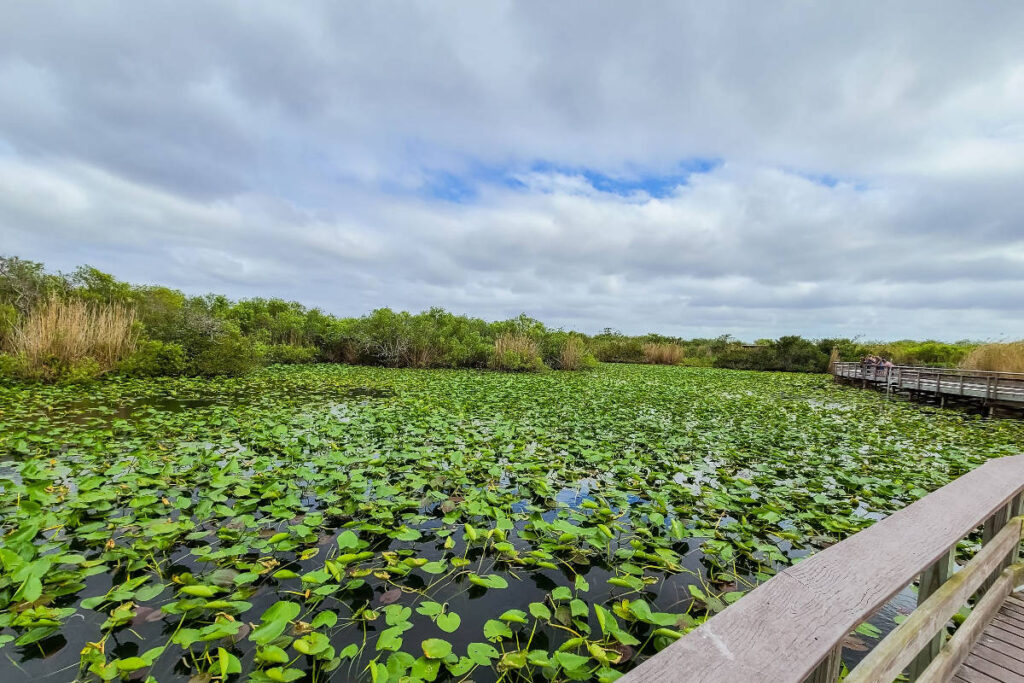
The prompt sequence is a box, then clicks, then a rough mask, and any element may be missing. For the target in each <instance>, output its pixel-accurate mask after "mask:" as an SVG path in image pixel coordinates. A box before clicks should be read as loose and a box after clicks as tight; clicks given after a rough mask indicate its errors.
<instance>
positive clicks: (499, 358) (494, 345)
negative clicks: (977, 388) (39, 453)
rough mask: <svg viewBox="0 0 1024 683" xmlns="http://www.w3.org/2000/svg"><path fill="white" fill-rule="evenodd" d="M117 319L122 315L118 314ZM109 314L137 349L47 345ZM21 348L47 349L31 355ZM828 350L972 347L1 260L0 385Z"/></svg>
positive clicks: (937, 358)
mask: <svg viewBox="0 0 1024 683" xmlns="http://www.w3.org/2000/svg"><path fill="white" fill-rule="evenodd" d="M55 300H56V301H78V302H83V301H84V302H87V303H88V304H89V305H90V307H92V308H91V309H90V310H89V311H88V312H87V313H83V314H82V315H80V316H79V319H80V320H82V321H86V322H79V323H70V322H68V323H66V329H63V330H60V329H52V330H51V331H50V332H49V333H48V335H42V334H37V335H36V336H37V337H39V339H35V340H30V339H28V337H29V336H30V335H27V334H25V330H26V329H27V327H28V326H29V323H30V322H31V321H33V320H35V319H36V318H43V316H38V315H36V313H37V312H38V311H40V310H44V309H46V310H49V309H55V308H56V307H54V306H52V305H50V303H51V302H53V301H55ZM47 306H49V309H47ZM118 312H125V313H126V314H125V315H120V316H116V315H113V314H114V313H118ZM51 317H52V316H51ZM112 318H116V319H117V320H120V321H121V323H122V325H121V328H125V326H126V325H128V324H130V325H132V326H133V329H132V330H131V331H130V332H129V331H128V330H127V329H124V330H123V334H121V335H120V337H114V336H112V335H110V334H108V335H107V337H109V338H108V339H107V340H106V341H105V342H104V344H103V345H102V346H103V348H109V347H111V346H114V345H118V347H119V348H120V347H124V348H126V349H129V350H130V349H131V348H134V351H133V352H131V353H125V354H124V357H123V358H119V360H118V362H117V363H116V364H111V363H110V362H108V361H109V358H104V359H100V358H97V356H98V355H100V354H99V353H98V352H93V351H91V350H89V349H90V347H89V346H88V345H87V344H86V345H80V348H79V352H77V353H61V352H51V351H50V350H49V349H50V348H51V347H52V346H54V345H55V343H62V342H63V341H64V340H65V339H68V338H72V337H82V338H83V339H92V338H94V337H98V336H99V335H96V334H93V331H92V330H90V329H84V328H86V327H89V326H90V325H91V323H89V322H88V321H90V320H108V319H112ZM60 319H61V320H70V318H69V317H67V316H65V317H63V318H60ZM51 322H53V321H51ZM51 327H52V325H51ZM108 327H109V326H108ZM112 329H113V328H112ZM19 340H20V341H21V342H22V343H21V344H19V343H16V342H18V341H19ZM26 340H28V341H31V342H32V344H33V345H31V347H32V348H40V349H43V350H44V351H43V352H42V353H37V354H35V355H32V354H29V353H27V352H25V351H24V350H23V348H27V347H28V346H29V344H27V343H25V342H26ZM833 348H837V349H838V351H839V355H840V357H841V358H842V359H843V360H857V359H859V358H860V357H862V356H865V355H868V354H875V355H881V356H884V357H887V358H891V359H892V360H894V361H895V362H897V363H903V364H929V365H951V364H956V363H957V362H959V361H960V360H961V359H962V358H963V357H964V356H965V355H966V354H967V352H968V351H969V350H970V349H971V348H973V345H971V344H967V343H958V344H943V343H939V342H909V341H905V342H892V343H885V344H882V343H860V342H858V341H856V340H850V339H823V340H819V341H816V342H811V341H808V340H805V339H802V338H800V337H795V336H787V337H782V338H780V339H778V340H774V341H773V340H762V341H759V342H758V344H757V345H754V346H749V345H743V344H741V343H740V342H739V341H738V340H735V339H732V338H730V337H728V336H722V337H718V338H715V339H681V338H676V337H667V336H664V335H660V334H647V335H642V336H627V335H623V334H619V333H617V332H615V331H614V330H610V329H608V330H605V331H603V332H601V333H600V334H597V335H593V336H587V335H584V334H580V333H577V332H567V331H564V330H553V329H550V328H548V327H547V326H545V325H544V324H543V323H541V322H540V321H538V320H535V319H532V318H529V317H527V316H526V315H521V316H519V317H517V318H513V319H510V320H504V321H498V322H488V321H485V320H481V319H479V318H472V317H468V316H463V315H456V314H453V313H449V312H448V311H445V310H443V309H440V308H432V309H430V310H428V311H424V312H422V313H418V314H413V313H408V312H396V311H392V310H390V309H387V308H382V309H378V310H375V311H373V312H371V313H370V314H368V315H365V316H362V317H358V318H339V317H336V316H333V315H330V314H327V313H325V312H323V311H321V310H320V309H317V308H312V309H311V308H306V307H305V306H303V305H302V304H300V303H297V302H294V301H284V300H281V299H263V298H255V299H245V300H241V301H231V300H229V299H227V298H226V297H224V296H220V295H214V294H208V295H206V296H186V295H185V294H183V293H182V292H179V291H177V290H173V289H169V288H167V287H160V286H148V285H147V286H135V285H130V284H128V283H125V282H120V281H118V280H117V279H116V278H114V277H113V276H111V275H109V274H107V273H103V272H101V271H99V270H96V269H95V268H91V267H89V266H82V267H80V268H78V269H77V270H75V271H74V272H73V273H71V274H51V273H47V272H46V271H45V269H44V268H43V265H42V264H40V263H35V262H32V261H25V260H23V259H18V258H13V257H0V377H3V376H8V377H12V376H13V377H17V378H20V379H43V380H47V381H56V382H69V381H81V380H88V379H91V378H95V377H96V376H98V375H99V374H102V373H105V372H109V371H117V372H120V373H122V374H125V375H130V376H135V377H141V376H160V375H179V374H183V375H202V376H212V375H241V374H245V373H247V372H251V371H252V370H253V369H255V368H257V367H260V366H263V365H268V364H296V363H309V362H341V363H350V364H364V365H381V366H386V367H412V368H491V369H495V370H505V371H515V372H523V371H529V372H538V371H546V370H548V369H555V370H584V369H590V368H592V367H594V365H595V363H596V361H598V360H600V361H605V362H617V363H651V364H668V365H689V366H699V367H711V366H716V367H725V368H734V369H749V370H785V371H794V372H824V371H825V369H826V367H827V364H828V356H829V354H830V352H831V350H832V349H833ZM2 352H6V356H4V355H3V354H2ZM108 356H109V354H108Z"/></svg>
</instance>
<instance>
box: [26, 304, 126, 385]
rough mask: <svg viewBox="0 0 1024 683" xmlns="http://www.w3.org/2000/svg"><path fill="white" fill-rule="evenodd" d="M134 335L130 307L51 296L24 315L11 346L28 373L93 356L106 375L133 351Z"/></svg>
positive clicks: (75, 362)
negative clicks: (27, 369)
mask: <svg viewBox="0 0 1024 683" xmlns="http://www.w3.org/2000/svg"><path fill="white" fill-rule="evenodd" d="M137 337H138V333H137V331H136V328H135V311H134V309H132V308H129V307H127V306H122V305H120V304H91V303H87V302H85V301H82V300H80V299H62V298H59V297H51V298H50V299H48V300H47V301H45V302H43V303H42V304H40V305H39V306H37V307H36V308H35V309H33V310H32V311H30V312H29V313H28V315H26V316H25V317H24V319H23V320H22V321H21V324H20V325H19V326H18V327H17V328H16V329H15V330H14V334H13V335H12V339H11V343H10V346H11V351H13V352H14V353H15V354H16V355H18V356H20V357H21V358H22V359H23V361H24V362H25V363H27V365H28V366H29V367H30V368H33V369H42V368H43V367H44V366H47V365H50V364H52V363H54V362H56V363H60V364H65V365H68V366H71V365H75V364H77V363H79V362H81V361H83V360H85V359H86V358H92V359H94V360H95V361H96V362H97V363H98V364H99V367H100V370H101V371H103V372H106V371H109V370H112V369H113V368H114V366H116V365H117V363H118V361H120V360H121V359H123V358H124V357H125V356H127V355H128V354H129V353H131V352H132V351H133V350H134V349H135V342H136V340H137Z"/></svg>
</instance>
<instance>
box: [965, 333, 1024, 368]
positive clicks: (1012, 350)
mask: <svg viewBox="0 0 1024 683" xmlns="http://www.w3.org/2000/svg"><path fill="white" fill-rule="evenodd" d="M960 367H962V368H967V369H970V370H996V371H999V372H1024V340H1021V341H1015V342H1007V343H1004V344H982V345H981V346H978V347H975V348H974V349H972V350H971V352H970V353H968V354H967V357H966V358H964V359H963V361H962V362H961V363H960Z"/></svg>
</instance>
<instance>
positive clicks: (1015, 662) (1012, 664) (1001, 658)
mask: <svg viewBox="0 0 1024 683" xmlns="http://www.w3.org/2000/svg"><path fill="white" fill-rule="evenodd" d="M971 654H972V655H975V656H977V657H981V658H982V659H984V660H985V661H988V662H992V663H993V664H998V665H999V666H1001V667H1003V668H1004V669H1009V670H1010V671H1019V670H1021V669H1022V668H1024V667H1021V663H1022V662H1021V661H1020V660H1019V659H1017V658H1016V657H1011V656H1009V655H1006V654H1003V653H1002V652H1000V651H999V650H993V649H992V648H990V647H986V646H985V645H982V644H981V643H978V644H976V645H975V646H974V649H973V650H971Z"/></svg>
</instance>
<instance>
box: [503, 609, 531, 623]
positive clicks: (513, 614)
mask: <svg viewBox="0 0 1024 683" xmlns="http://www.w3.org/2000/svg"><path fill="white" fill-rule="evenodd" d="M498 618H499V619H501V620H502V621H507V622H509V623H515V624H525V623H526V612H524V611H523V610H521V609H510V610H507V611H505V612H503V613H502V615H501V616H500V617H498Z"/></svg>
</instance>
